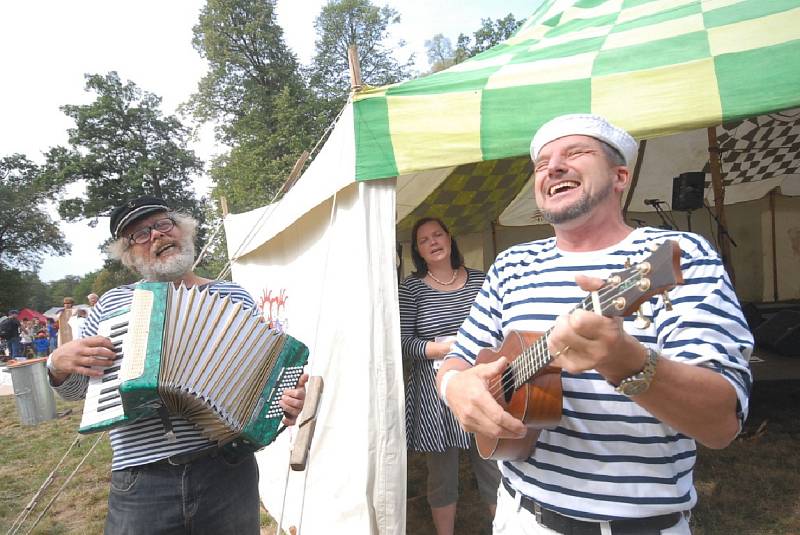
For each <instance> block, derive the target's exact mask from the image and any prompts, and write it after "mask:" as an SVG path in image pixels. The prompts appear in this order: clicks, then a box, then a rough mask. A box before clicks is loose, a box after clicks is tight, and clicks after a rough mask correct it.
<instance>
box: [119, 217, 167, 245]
mask: <svg viewBox="0 0 800 535" xmlns="http://www.w3.org/2000/svg"><path fill="white" fill-rule="evenodd" d="M173 228H175V220H174V219H172V218H171V217H165V218H163V219H159V220H158V221H156V222H155V223H153V224H152V225H150V226H148V227H144V228H140V229H139V230H137V231H136V232H134V233H133V234H131V235H130V236H128V243H129V244H133V243H139V244H142V243H147V242H149V241H150V234H151V233H152V232H153V231H154V230H157V231H158V232H161V233H162V234H166V233H167V232H169V231H170V230H172V229H173Z"/></svg>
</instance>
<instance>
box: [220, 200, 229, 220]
mask: <svg viewBox="0 0 800 535" xmlns="http://www.w3.org/2000/svg"><path fill="white" fill-rule="evenodd" d="M219 205H220V206H221V207H222V219H225V218H226V217H228V199H226V198H225V197H220V198H219Z"/></svg>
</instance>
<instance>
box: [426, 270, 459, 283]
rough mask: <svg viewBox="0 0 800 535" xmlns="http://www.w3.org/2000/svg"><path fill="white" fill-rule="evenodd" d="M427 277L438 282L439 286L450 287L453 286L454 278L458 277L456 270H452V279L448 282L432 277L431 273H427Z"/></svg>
mask: <svg viewBox="0 0 800 535" xmlns="http://www.w3.org/2000/svg"><path fill="white" fill-rule="evenodd" d="M428 276H429V277H430V278H432V279H433V280H434V281H436V282H438V283H439V284H441V285H442V286H450V285H451V284H453V283H454V282H456V277H457V276H458V270H457V269H454V270H453V277H452V278H451V279H450V280H449V281H447V282H444V281H440V280H439V279H437V278H436V277H434V276H433V273H431V272H430V271H428Z"/></svg>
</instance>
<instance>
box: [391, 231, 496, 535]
mask: <svg viewBox="0 0 800 535" xmlns="http://www.w3.org/2000/svg"><path fill="white" fill-rule="evenodd" d="M411 256H412V259H413V261H414V266H415V267H416V271H415V272H414V273H413V274H412V275H411V276H410V277H408V278H407V279H405V280H404V281H403V282H402V283H401V284H400V296H399V297H400V328H401V336H402V347H403V357H404V358H406V359H409V360H410V361H411V374H410V378H409V381H408V385H407V387H406V439H407V443H408V447H409V449H411V450H414V451H421V452H426V453H427V455H426V460H427V465H428V503H429V505H430V507H431V513H432V515H433V522H434V525H435V526H436V531H437V533H438V534H439V535H444V534H452V533H453V528H454V525H455V516H456V502H457V500H458V450H459V449H466V450H469V452H470V457H471V462H472V467H473V471H474V472H475V476H476V478H477V479H478V488H479V490H480V491H481V496H482V498H483V500H484V501H485V502H486V503H487V504H488V505H489V507H490V509H491V510H492V515H493V514H494V513H493V509H494V503H495V501H496V497H497V496H496V492H497V487H498V484H499V481H500V475H499V472H498V469H497V465H496V464H495V463H493V462H490V461H484V460H483V459H481V458H480V457H479V456H478V455H477V452H476V450H475V446H474V443H472V440H473V439H472V437H471V435H469V434H467V433H466V432H464V430H462V429H461V426H460V425H459V424H458V422H457V421H456V419H455V418H454V417H453V414H452V413H451V412H450V410H449V409H448V408H447V406H446V405H445V404H444V403H443V402H442V401H441V400H440V399H439V396H438V394H437V392H436V370H437V369H438V368H439V364H441V362H442V360H441V359H442V358H443V357H444V356H445V355H446V354H447V353H448V352H449V351H450V346H451V344H452V338H454V336H455V334H456V333H457V332H458V329H459V328H460V327H461V323H462V322H463V321H464V318H466V316H467V314H468V313H469V310H470V307H471V306H472V303H473V301H474V300H475V294H477V293H478V290H479V289H480V287H481V285H482V284H483V279H484V277H485V274H484V273H483V272H481V271H478V270H476V269H469V268H466V267H465V266H464V258H463V257H462V255H461V253H460V252H459V250H458V245H457V244H456V241H455V239H453V238H452V237H451V236H450V233H449V232H448V230H447V227H446V226H445V224H444V223H443V222H442V221H441V220H439V219H435V218H423V219H420V220H419V221H417V223H416V224H415V225H414V228H413V230H412V233H411Z"/></svg>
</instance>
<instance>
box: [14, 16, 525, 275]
mask: <svg viewBox="0 0 800 535" xmlns="http://www.w3.org/2000/svg"><path fill="white" fill-rule="evenodd" d="M324 3H325V1H324V0H278V2H277V18H278V23H279V24H280V25H281V27H282V28H283V29H284V40H285V42H286V44H287V45H288V46H289V48H291V49H292V50H293V51H294V52H295V53H296V54H297V56H298V58H299V60H300V61H301V62H302V63H308V62H309V61H310V59H311V57H312V56H313V53H314V40H315V32H314V19H315V18H316V16H317V15H318V14H319V11H320V9H321V7H322V6H323V5H324ZM373 3H374V4H376V5H389V6H391V7H392V8H394V9H395V10H397V11H398V12H399V13H400V17H401V23H400V24H399V25H395V26H394V27H393V30H392V39H393V40H395V42H397V41H398V40H399V39H403V40H404V41H405V42H406V46H405V47H403V48H400V49H398V50H397V51H396V55H397V56H398V58H399V59H401V60H406V59H408V57H409V55H410V54H411V53H412V52H413V53H414V54H415V59H416V65H417V70H418V71H420V72H425V71H426V70H427V68H428V65H427V57H426V54H425V41H426V40H428V39H431V38H432V37H433V36H434V35H435V34H437V33H441V34H443V35H444V36H445V37H448V38H450V40H451V41H452V43H453V44H454V45H455V41H456V38H457V36H458V34H459V33H462V32H463V33H466V34H471V33H472V32H473V31H475V30H477V29H478V27H479V26H480V22H481V19H482V18H492V19H497V18H500V17H504V16H505V15H507V14H508V13H513V14H514V16H515V17H516V18H517V19H520V18H524V17H526V16H527V15H529V14H530V13H532V12H533V10H534V9H535V7H536V5H538V3H539V1H538V0H504V1H503V2H497V1H495V0H435V1H431V0H392V1H389V0H373ZM204 5H205V0H169V1H164V0H137V1H136V2H124V1H122V0H78V1H64V0H25V1H9V2H0V51H2V52H1V53H0V54H2V55H1V56H0V57H1V58H2V61H0V73H2V74H1V75H0V76H2V82H0V156H7V155H11V154H14V153H22V154H25V155H26V156H27V157H28V158H30V159H31V160H33V161H35V162H37V163H41V162H42V161H43V156H42V155H43V153H45V152H46V151H47V150H48V149H49V148H50V147H53V146H56V145H66V142H67V129H68V128H71V127H72V126H73V124H72V121H71V119H69V118H68V117H67V116H65V115H64V114H63V113H62V112H61V111H60V110H59V107H60V106H62V105H64V104H87V103H89V102H91V101H92V100H93V97H94V95H93V94H90V93H86V92H85V91H84V85H85V79H84V74H86V73H92V74H94V73H100V74H105V73H107V72H108V71H111V70H115V71H117V72H118V73H119V75H120V78H121V79H122V80H123V81H127V80H130V81H132V82H134V83H135V84H136V85H137V86H138V87H139V88H140V89H142V90H145V91H149V92H151V93H154V94H156V95H158V96H160V97H162V99H163V101H162V107H161V109H162V111H163V112H164V114H173V113H175V110H176V108H177V107H178V106H179V105H180V104H181V103H183V102H185V101H186V100H187V99H188V98H189V96H190V95H191V94H192V93H193V92H194V91H195V89H196V88H197V83H198V82H199V81H200V79H201V78H202V77H203V75H204V74H205V72H206V64H205V61H204V60H203V59H202V58H201V57H200V55H199V54H198V53H197V52H196V51H195V50H194V49H193V48H192V44H191V40H192V27H193V26H194V25H195V24H196V23H197V18H198V15H199V13H200V10H201V9H202V8H203V6H204ZM192 148H193V149H194V150H195V151H196V153H197V154H198V156H200V157H201V158H202V159H204V160H206V161H207V160H209V159H210V158H211V157H212V156H214V155H215V154H219V153H220V152H222V151H223V150H224V147H220V146H218V145H217V144H216V143H215V142H214V139H213V134H212V133H211V130H210V128H206V129H203V130H202V131H201V132H200V136H199V138H198V140H197V141H196V142H194V143H193V144H192ZM208 185H209V181H208V179H207V178H205V177H201V178H199V179H198V181H197V182H196V183H195V187H196V188H197V189H198V190H199V192H200V193H204V192H205V190H206V189H207V188H208ZM60 225H61V228H62V231H63V232H64V234H65V236H66V238H67V241H69V242H70V244H71V245H72V254H71V255H69V256H66V257H51V258H46V259H45V261H44V262H43V264H42V266H41V269H40V271H39V277H40V278H41V279H42V280H44V281H51V280H56V279H60V278H63V277H64V276H66V275H84V274H86V273H88V272H91V271H94V270H97V269H99V268H100V267H102V264H103V254H102V253H101V252H100V251H99V249H98V245H99V244H100V243H102V242H103V241H104V240H105V239H106V238H107V237H108V222H107V220H106V219H105V218H101V219H100V223H99V224H98V225H97V226H96V227H95V228H90V227H89V226H88V225H87V224H86V223H84V222H79V223H65V222H61V223H60Z"/></svg>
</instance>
